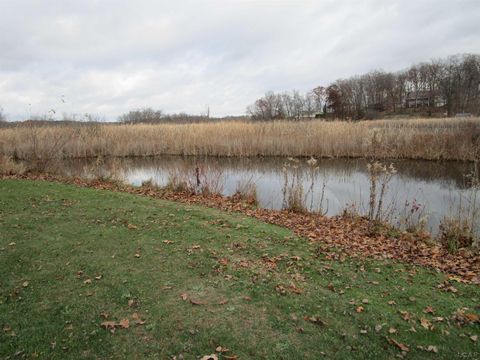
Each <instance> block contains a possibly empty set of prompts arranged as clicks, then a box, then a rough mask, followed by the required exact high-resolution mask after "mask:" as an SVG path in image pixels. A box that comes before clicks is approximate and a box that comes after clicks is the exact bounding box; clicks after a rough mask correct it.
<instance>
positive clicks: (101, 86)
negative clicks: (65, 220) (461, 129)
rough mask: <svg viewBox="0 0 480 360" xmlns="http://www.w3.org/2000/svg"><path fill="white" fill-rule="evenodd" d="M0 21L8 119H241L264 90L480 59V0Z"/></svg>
mask: <svg viewBox="0 0 480 360" xmlns="http://www.w3.org/2000/svg"><path fill="white" fill-rule="evenodd" d="M0 19H1V21H0V106H2V107H3V108H4V112H5V113H6V114H7V116H8V117H9V118H10V119H20V118H25V117H28V116H30V114H33V115H41V114H46V113H47V112H48V111H49V110H50V109H55V110H56V111H57V114H61V113H62V112H66V113H77V114H84V113H92V114H97V115H101V116H105V118H106V119H108V120H115V119H116V117H117V116H118V115H120V114H122V113H124V112H126V111H128V110H131V109H136V108H141V107H153V108H155V109H162V110H163V111H165V112H181V111H184V112H189V113H204V112H205V111H206V107H207V105H209V106H210V109H211V115H213V116H222V115H227V114H232V115H238V114H243V113H245V108H246V106H247V105H249V104H251V103H252V102H253V101H255V99H257V98H258V97H260V96H262V95H263V94H264V93H265V92H266V91H268V90H273V91H283V90H292V89H297V90H300V91H302V92H304V91H308V90H310V89H312V88H313V87H315V86H317V85H322V84H328V83H329V82H330V81H333V80H335V79H338V78H342V77H349V76H350V75H354V74H360V73H364V72H367V71H369V70H373V69H384V70H387V71H388V70H392V71H394V70H400V69H403V68H405V67H407V66H408V65H410V64H412V63H415V62H420V61H425V60H429V59H431V58H437V57H446V56H448V55H451V54H457V53H480V30H479V23H480V0H471V1H468V0H466V1H454V0H413V1H411V0H398V1H397V0H388V1H387V0H365V1H360V0H359V1H354V0H351V1H346V0H345V1H338V0H335V1H324V0H317V1H313V0H312V1H307V0H303V1H302V0H296V1H234V0H219V1H213V0H212V1H201V0H196V1H184V0H176V1H154V0H152V1H141V0H136V1H119V0H97V1H93V0H81V1H79V0H76V1H67V0H37V1H34V0H31V1H23V0H0ZM62 95H63V96H64V97H63V99H64V101H65V102H63V101H62ZM57 118H58V116H57Z"/></svg>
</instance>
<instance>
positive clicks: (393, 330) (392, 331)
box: [388, 327, 397, 334]
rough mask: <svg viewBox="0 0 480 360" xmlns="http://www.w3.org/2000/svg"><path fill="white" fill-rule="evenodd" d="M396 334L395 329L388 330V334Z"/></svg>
mask: <svg viewBox="0 0 480 360" xmlns="http://www.w3.org/2000/svg"><path fill="white" fill-rule="evenodd" d="M396 332H397V329H395V328H392V327H391V328H390V329H388V333H389V334H395V333H396Z"/></svg>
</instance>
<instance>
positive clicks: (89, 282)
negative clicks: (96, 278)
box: [83, 279, 92, 284]
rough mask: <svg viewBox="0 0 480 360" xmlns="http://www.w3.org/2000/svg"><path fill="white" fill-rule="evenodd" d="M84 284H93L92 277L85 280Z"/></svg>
mask: <svg viewBox="0 0 480 360" xmlns="http://www.w3.org/2000/svg"><path fill="white" fill-rule="evenodd" d="M83 283H84V284H91V283H92V279H87V280H85V281H84V282H83Z"/></svg>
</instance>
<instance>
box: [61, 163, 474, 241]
mask: <svg viewBox="0 0 480 360" xmlns="http://www.w3.org/2000/svg"><path fill="white" fill-rule="evenodd" d="M307 160H308V159H305V160H300V161H299V162H298V163H292V164H291V165H293V166H287V167H285V164H286V163H287V162H289V161H288V160H287V159H285V158H205V157H179V156H169V157H167V156H162V157H156V158H134V159H120V160H119V159H115V160H111V159H110V160H105V161H103V162H98V161H95V160H92V161H85V160H78V161H69V162H67V163H65V165H64V168H63V172H64V173H65V174H69V175H79V176H91V175H92V174H93V173H95V174H97V175H99V174H100V175H108V174H109V173H110V172H112V171H114V172H115V173H116V174H117V175H119V176H120V177H121V178H122V179H123V180H124V181H126V182H127V183H130V184H132V185H137V186H139V185H141V184H142V182H144V181H148V180H151V181H152V182H153V183H154V184H156V185H159V186H164V185H166V184H167V182H168V181H169V178H170V177H171V176H172V175H173V174H177V175H178V174H187V175H188V176H189V177H190V178H195V169H196V168H198V169H200V172H201V173H202V176H205V177H207V178H208V177H209V178H210V179H209V181H213V182H214V183H215V185H216V186H218V190H220V192H221V193H222V194H223V195H232V194H233V193H235V192H236V190H237V189H238V187H239V186H240V185H242V184H245V183H250V184H254V185H255V188H256V193H257V200H258V203H259V206H261V207H264V208H271V209H281V208H282V205H283V200H284V199H283V198H284V197H283V189H284V185H285V176H287V177H288V180H289V182H290V181H291V180H292V178H293V177H294V176H297V177H296V178H297V179H300V182H301V183H302V184H303V188H304V195H303V196H304V200H305V205H306V206H307V207H308V208H310V210H317V211H318V210H320V209H322V211H323V212H325V213H326V214H328V215H337V214H340V213H342V212H343V211H344V210H345V209H346V208H352V207H355V208H356V210H357V211H359V212H360V213H362V214H365V213H366V212H367V208H368V198H369V189H370V179H369V172H368V169H367V162H366V161H365V160H363V159H353V160H352V159H320V160H318V162H317V163H316V165H315V167H318V169H315V170H314V171H313V172H312V167H311V166H309V165H308V164H307ZM290 163H291V162H290ZM385 163H386V164H388V165H389V164H390V163H393V165H394V167H395V169H396V170H397V173H396V174H395V175H394V176H393V177H392V179H391V180H390V182H389V183H388V188H387V191H386V195H385V201H384V204H385V206H384V208H385V212H386V215H387V216H388V221H390V222H391V223H392V224H394V225H397V226H404V225H405V219H408V218H411V220H415V219H414V218H416V219H417V220H418V218H422V219H423V220H424V221H425V222H426V227H427V230H429V231H430V232H432V233H436V232H437V231H438V225H439V223H440V221H441V220H442V218H443V217H444V216H450V215H452V214H454V213H455V212H456V211H458V205H459V204H460V203H461V204H462V205H463V206H466V205H468V202H469V201H470V200H471V198H472V193H473V192H472V190H470V189H469V188H468V184H469V178H468V176H466V175H467V174H469V173H471V172H472V170H473V165H472V164H470V163H464V162H431V161H417V160H408V161H407V160H394V161H388V162H385ZM298 175H300V176H298ZM312 176H313V177H312ZM312 179H313V187H312ZM322 193H323V202H322V204H320V199H321V198H322ZM477 201H479V202H480V199H479V200H477ZM412 206H413V207H414V209H415V210H414V211H412Z"/></svg>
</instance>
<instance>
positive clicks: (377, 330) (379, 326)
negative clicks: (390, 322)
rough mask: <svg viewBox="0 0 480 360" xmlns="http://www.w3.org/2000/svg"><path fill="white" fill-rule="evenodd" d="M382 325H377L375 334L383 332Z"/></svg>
mask: <svg viewBox="0 0 480 360" xmlns="http://www.w3.org/2000/svg"><path fill="white" fill-rule="evenodd" d="M382 327H383V326H382V325H380V324H378V325H375V332H379V331H381V330H382Z"/></svg>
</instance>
